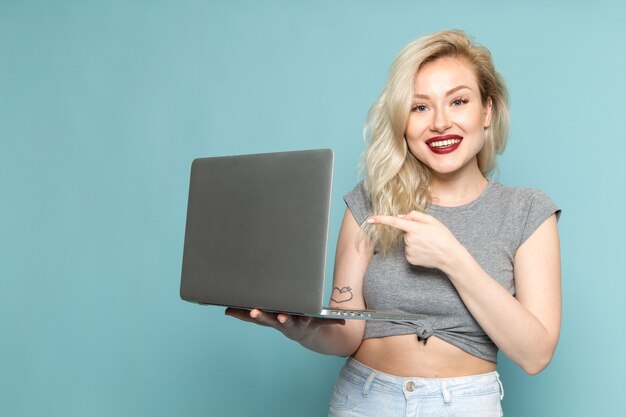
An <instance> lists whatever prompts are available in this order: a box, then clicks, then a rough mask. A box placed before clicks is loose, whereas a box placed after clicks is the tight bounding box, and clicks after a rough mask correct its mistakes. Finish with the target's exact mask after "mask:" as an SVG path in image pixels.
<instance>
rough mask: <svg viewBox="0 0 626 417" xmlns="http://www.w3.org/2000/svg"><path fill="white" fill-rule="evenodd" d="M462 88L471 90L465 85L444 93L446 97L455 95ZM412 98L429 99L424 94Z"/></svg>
mask: <svg viewBox="0 0 626 417" xmlns="http://www.w3.org/2000/svg"><path fill="white" fill-rule="evenodd" d="M464 88H467V89H469V90H471V88H469V87H468V86H466V85H459V86H456V87H454V88H453V89H451V90H448V91H446V96H449V95H450V94H452V93H456V92H457V91H459V90H462V89H464ZM413 97H414V98H430V97H429V96H427V95H424V94H414V95H413Z"/></svg>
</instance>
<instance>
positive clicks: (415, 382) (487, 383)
mask: <svg viewBox="0 0 626 417" xmlns="http://www.w3.org/2000/svg"><path fill="white" fill-rule="evenodd" d="M341 376H342V377H344V378H346V379H347V380H349V381H352V382H353V383H355V384H358V385H360V386H362V391H363V394H364V395H367V392H369V390H371V389H374V390H377V391H385V392H389V393H396V394H400V395H404V396H406V397H409V396H434V395H437V396H440V395H443V397H444V399H445V398H446V397H447V396H449V395H451V394H452V393H453V394H454V395H481V394H488V393H493V392H497V391H499V392H500V399H502V398H503V397H504V389H503V387H502V383H501V382H500V376H499V374H498V372H496V371H493V372H489V373H487V374H480V375H470V376H462V377H452V378H422V377H400V376H395V375H390V374H386V373H384V372H379V371H377V370H375V369H372V368H370V367H368V366H366V365H364V364H362V363H361V362H359V361H357V360H356V359H354V358H349V359H348V361H347V362H346V364H345V365H344V367H343V368H342V370H341Z"/></svg>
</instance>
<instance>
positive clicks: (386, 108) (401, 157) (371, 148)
mask: <svg viewBox="0 0 626 417" xmlns="http://www.w3.org/2000/svg"><path fill="white" fill-rule="evenodd" d="M442 57H460V58H465V59H466V60H467V61H468V62H470V63H471V64H472V65H473V66H474V69H475V71H476V78H477V81H478V86H479V89H480V96H481V101H482V103H483V105H485V104H486V103H487V102H488V100H489V98H491V101H492V118H491V124H490V126H489V127H488V128H486V129H485V144H484V147H483V148H482V150H481V151H480V152H479V153H478V156H477V158H478V167H479V169H480V171H481V172H482V174H483V175H484V176H485V177H487V176H489V174H490V173H491V172H492V171H493V170H494V168H495V166H496V154H500V153H502V152H503V151H504V148H505V146H506V141H507V136H508V128H509V111H508V97H507V90H506V86H505V84H504V81H503V79H502V77H501V76H500V74H498V73H497V72H496V70H495V67H494V65H493V60H492V58H491V53H490V52H489V50H488V49H487V48H485V47H484V46H481V45H478V44H476V43H474V42H473V41H472V40H471V39H470V38H469V37H468V36H467V35H466V34H465V33H464V32H462V31H459V30H450V31H445V32H438V33H433V34H431V35H427V36H424V37H421V38H418V39H416V40H414V41H412V42H411V43H409V44H408V45H406V46H405V47H404V49H402V51H400V53H399V54H398V56H397V57H396V59H395V60H394V62H393V64H392V66H391V70H390V72H389V77H388V79H387V84H386V85H385V87H384V89H383V91H382V93H381V94H380V96H379V97H378V99H377V100H376V101H375V102H374V104H373V105H372V107H371V108H370V111H369V113H368V116H367V121H366V124H365V128H364V133H363V136H364V139H365V142H366V144H367V147H366V150H365V153H364V154H363V161H362V168H363V171H364V181H363V183H364V187H365V191H366V193H367V195H368V197H369V198H370V200H371V202H372V209H373V213H376V214H386V215H392V216H397V215H399V214H406V213H408V212H410V211H412V210H417V211H422V212H423V211H426V209H427V208H428V201H429V197H430V196H429V193H430V173H429V169H428V168H427V167H426V166H425V165H423V164H422V163H421V162H420V161H418V160H417V159H416V158H415V157H414V156H413V155H412V154H411V152H409V151H408V148H407V144H406V140H405V138H404V131H405V128H406V124H407V120H408V117H409V113H410V110H411V104H412V100H413V84H414V81H415V76H416V74H417V72H418V71H419V69H420V68H421V66H422V65H424V64H425V63H427V62H431V61H434V60H436V59H438V58H442ZM363 228H364V231H365V233H366V234H367V236H369V238H370V240H371V242H372V243H373V244H374V245H375V247H376V248H377V249H378V250H381V251H382V253H386V252H387V251H388V250H389V249H391V248H392V247H393V246H395V245H396V244H397V243H398V242H399V238H400V235H401V234H400V232H398V231H397V230H395V229H394V228H391V227H375V226H373V225H370V224H368V223H364V226H363Z"/></svg>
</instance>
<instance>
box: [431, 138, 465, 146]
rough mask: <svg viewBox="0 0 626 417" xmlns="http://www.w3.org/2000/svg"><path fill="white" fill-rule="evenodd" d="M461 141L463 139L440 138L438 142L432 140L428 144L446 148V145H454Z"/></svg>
mask: <svg viewBox="0 0 626 417" xmlns="http://www.w3.org/2000/svg"><path fill="white" fill-rule="evenodd" d="M460 141H461V139H446V140H439V141H437V142H431V143H429V144H428V146H430V147H432V148H445V147H446V146H452V145H455V144H457V143H459V142H460Z"/></svg>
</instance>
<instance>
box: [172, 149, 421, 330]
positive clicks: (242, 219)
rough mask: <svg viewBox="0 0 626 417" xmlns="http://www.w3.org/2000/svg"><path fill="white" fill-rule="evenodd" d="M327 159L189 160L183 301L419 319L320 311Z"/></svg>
mask: <svg viewBox="0 0 626 417" xmlns="http://www.w3.org/2000/svg"><path fill="white" fill-rule="evenodd" d="M333 158H334V155H333V152H332V151H331V150H330V149H321V150H307V151H295V152H280V153H267V154H257V155H238V156H225V157H214V158H200V159H196V160H194V161H193V163H192V165H191V181H190V186H189V201H188V206H187V226H186V230H185V248H184V253H183V266H182V276H181V286H180V296H181V298H182V299H183V300H187V301H191V302H195V303H200V304H212V305H220V306H228V307H236V308H242V309H252V308H259V309H262V310H265V311H272V312H285V313H291V314H296V315H310V316H323V317H331V318H333V317H334V318H354V319H369V320H393V321H416V320H420V319H423V318H424V317H425V316H423V315H419V314H407V313H395V312H380V311H373V310H358V311H355V310H341V309H330V308H323V307H322V303H323V298H324V273H325V270H326V250H327V248H326V245H327V240H328V224H329V217H330V201H331V186H332V175H333Z"/></svg>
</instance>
